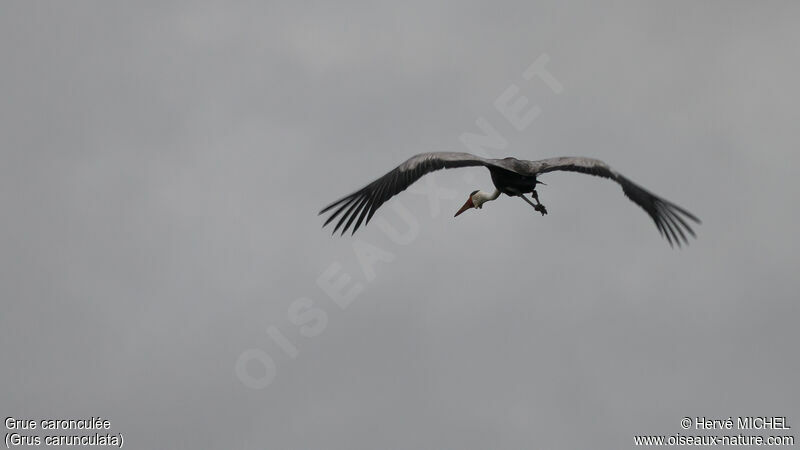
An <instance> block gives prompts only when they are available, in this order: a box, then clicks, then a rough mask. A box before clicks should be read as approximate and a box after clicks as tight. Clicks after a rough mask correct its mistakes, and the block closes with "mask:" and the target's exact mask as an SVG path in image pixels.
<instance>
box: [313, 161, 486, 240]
mask: <svg viewBox="0 0 800 450" xmlns="http://www.w3.org/2000/svg"><path fill="white" fill-rule="evenodd" d="M489 164H490V163H489V162H488V160H486V159H484V158H481V157H479V156H475V155H472V154H469V153H458V152H434V153H420V154H419V155H416V156H412V157H411V158H409V159H408V161H406V162H404V163H402V164H400V165H399V166H397V167H396V168H395V169H394V170H392V171H391V172H389V173H387V174H386V175H384V176H382V177H380V178H378V179H377V180H375V181H373V182H372V183H370V184H368V185H366V186H364V187H363V188H361V189H359V190H358V191H356V192H353V193H352V194H350V195H348V196H347V197H344V198H342V199H340V200H337V201H335V202H333V203H331V204H330V205H328V206H326V207H325V208H324V209H323V210H322V211H320V212H319V213H320V214H324V213H326V212H328V211H330V210H331V209H333V208H336V209H335V210H334V211H333V213H332V214H331V215H330V217H328V219H327V220H326V221H325V223H324V224H323V225H322V226H323V227H324V226H325V225H328V224H329V223H330V222H331V221H333V219H335V218H336V217H338V216H339V215H341V218H340V219H339V222H338V223H337V224H336V227H335V228H334V229H333V232H334V233H336V230H338V229H339V228H340V227H341V226H342V224H345V220H347V223H346V224H345V225H344V228H343V229H342V234H344V233H345V232H346V231H347V229H348V228H350V225H352V224H353V221H354V220H355V219H356V217H358V220H357V221H356V223H355V226H354V227H353V233H355V232H356V230H357V229H358V227H359V226H361V222H362V221H364V219H365V218H366V220H367V221H366V223H369V220H370V219H371V218H372V215H373V214H375V211H376V210H377V209H378V208H379V207H380V206H381V205H382V204H383V203H384V202H385V201H386V200H389V199H390V198H392V197H393V196H395V195H397V194H398V193H400V192H402V191H404V190H405V189H406V188H407V187H409V186H411V185H412V184H413V183H414V182H415V181H417V180H419V179H420V178H422V176H423V175H425V174H426V173H429V172H433V171H436V170H440V169H451V168H454V167H467V166H486V165H489Z"/></svg>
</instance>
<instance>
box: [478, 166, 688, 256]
mask: <svg viewBox="0 0 800 450" xmlns="http://www.w3.org/2000/svg"><path fill="white" fill-rule="evenodd" d="M500 161H503V162H504V164H503V166H507V167H506V168H507V169H509V170H513V171H515V172H517V173H523V174H526V175H539V174H542V173H547V172H553V171H557V170H563V171H568V172H580V173H585V174H589V175H595V176H598V177H603V178H609V179H612V180H614V181H616V182H617V183H619V185H620V186H622V192H624V193H625V195H626V196H627V197H628V198H629V199H631V200H632V201H633V202H634V203H636V204H637V205H639V206H641V207H642V209H644V210H645V212H647V214H648V215H649V216H650V217H651V218H652V219H653V221H654V222H655V223H656V227H658V231H659V232H661V234H662V235H663V236H664V237H666V238H667V241H669V243H670V245H672V243H673V242H675V243H677V244H678V246H680V245H681V242H683V243H688V240H687V238H686V233H684V230H685V231H686V232H687V233H689V234H691V235H692V236H694V235H695V234H694V230H692V227H691V226H689V223H688V222H687V220H692V221H694V222H695V223H700V219H698V218H697V217H695V216H694V215H693V214H692V213H690V212H689V211H686V210H685V209H683V208H681V207H680V206H678V205H676V204H674V203H672V202H670V201H668V200H665V199H663V198H661V197H659V196H657V195H655V194H653V193H651V192H650V191H648V190H647V189H645V188H643V187H641V186H639V185H638V184H636V183H634V182H633V181H631V180H629V179H627V178H625V177H624V176H622V175H621V174H619V173H618V172H616V171H615V170H614V169H612V168H611V167H609V165H608V164H606V163H604V162H603V161H600V160H599V159H592V158H582V157H574V156H567V157H561V158H550V159H542V160H539V161H522V160H518V159H507V160H500ZM493 162H495V163H497V162H498V161H493Z"/></svg>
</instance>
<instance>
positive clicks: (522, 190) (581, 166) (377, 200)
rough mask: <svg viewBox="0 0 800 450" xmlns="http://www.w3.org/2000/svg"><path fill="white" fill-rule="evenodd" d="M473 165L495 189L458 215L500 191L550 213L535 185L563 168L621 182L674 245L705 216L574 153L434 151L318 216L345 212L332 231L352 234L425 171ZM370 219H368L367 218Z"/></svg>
mask: <svg viewBox="0 0 800 450" xmlns="http://www.w3.org/2000/svg"><path fill="white" fill-rule="evenodd" d="M470 166H483V167H486V168H487V169H489V174H490V175H491V177H492V183H493V184H494V187H495V189H494V192H484V191H481V190H477V191H473V192H471V193H470V194H469V197H467V201H466V203H464V206H462V207H461V208H460V209H459V210H458V211H457V212H456V214H455V216H454V217H456V216H458V215H459V214H461V213H463V212H464V211H466V210H468V209H471V208H476V209H481V207H482V206H483V204H484V203H486V202H489V201H492V200H495V199H497V198H498V197H499V196H500V194H506V195H508V196H509V197H519V198H521V199H523V200H525V201H526V202H527V203H528V204H530V205H531V206H532V207H533V208H534V209H535V210H536V211H538V212H540V213H541V214H542V215H543V216H544V215H545V214H547V208H545V206H544V205H543V204H542V203H541V202H540V201H539V194H538V193H537V192H536V185H538V184H544V183H542V182H541V181H539V180H538V177H539V176H540V175H542V174H545V173H548V172H554V171H559V170H561V171H568V172H580V173H585V174H589V175H595V176H599V177H603V178H609V179H611V180H613V181H616V182H617V183H619V185H620V186H622V192H623V193H625V195H626V196H627V197H628V198H629V199H631V200H632V201H633V202H634V203H636V204H637V205H639V206H640V207H641V208H642V209H644V210H645V212H647V214H648V215H649V216H650V217H651V218H652V219H653V221H654V222H655V224H656V227H657V228H658V231H659V232H660V233H661V235H662V236H664V237H665V238H666V239H667V241H668V242H669V244H670V245H673V244H677V245H678V246H680V245H681V244H682V243H686V244H688V239H687V236H686V234H687V233H688V234H690V235H692V236H695V233H694V231H693V230H692V227H691V226H690V225H689V223H688V221H693V222H695V223H698V224H699V223H700V219H698V218H697V217H695V216H694V215H693V214H692V213H690V212H689V211H686V210H685V209H683V208H681V207H680V206H678V205H676V204H674V203H672V202H669V201H667V200H665V199H663V198H661V197H659V196H657V195H655V194H653V193H651V192H649V191H648V190H646V189H645V188H643V187H641V186H639V185H638V184H636V183H634V182H633V181H631V180H629V179H628V178H626V177H624V176H622V175H621V174H619V173H617V172H616V171H615V170H614V169H612V168H611V167H609V166H608V165H607V164H606V163H604V162H603V161H600V160H597V159H592V158H582V157H571V156H569V157H560V158H550V159H542V160H539V161H527V160H520V159H517V158H512V157H508V158H503V159H490V158H481V157H479V156H475V155H472V154H470V153H459V152H433V153H420V154H419V155H416V156H412V157H411V158H409V159H408V160H407V161H406V162H404V163H402V164H400V165H399V166H397V167H396V168H395V169H394V170H392V171H390V172H389V173H387V174H386V175H384V176H382V177H380V178H378V179H377V180H375V181H373V182H372V183H370V184H368V185H366V186H364V187H363V188H361V189H359V190H358V191H356V192H353V193H352V194H350V195H348V196H346V197H344V198H342V199H340V200H337V201H335V202H333V203H331V204H330V205H328V206H326V207H325V208H323V209H322V211H320V212H319V214H324V213H326V212H328V211H331V210H333V212H332V213H331V215H330V216H329V217H328V219H327V220H326V221H325V223H324V224H323V225H322V226H323V227H325V226H326V225H328V224H329V223H331V221H333V220H334V219H335V218H337V217H339V216H341V217H340V218H339V222H338V223H337V224H336V227H335V228H334V229H333V233H334V234H335V233H336V231H337V230H339V229H340V228H342V225H344V228H342V235H344V233H345V232H347V230H348V229H349V228H350V226H351V225H353V222H355V226H353V233H355V232H356V230H358V228H359V227H360V226H361V224H362V222H363V223H364V225H365V226H366V224H367V223H369V220H370V219H371V218H372V215H373V214H375V211H376V210H377V209H378V208H379V207H380V206H381V205H382V204H383V203H384V202H386V201H387V200H389V199H390V198H392V197H393V196H395V195H397V194H398V193H400V192H402V191H404V190H405V189H406V188H407V187H409V186H411V184H413V183H414V182H415V181H417V180H418V179H420V178H421V177H422V176H423V175H425V174H427V173H430V172H433V171H436V170H440V169H454V168H457V167H470ZM525 194H530V195H531V198H532V199H533V200H534V201H535V203H534V202H532V201H531V200H529V199H528V198H527V197H526V196H525ZM334 208H335V209H334ZM365 219H366V222H364V221H365ZM345 221H346V223H345Z"/></svg>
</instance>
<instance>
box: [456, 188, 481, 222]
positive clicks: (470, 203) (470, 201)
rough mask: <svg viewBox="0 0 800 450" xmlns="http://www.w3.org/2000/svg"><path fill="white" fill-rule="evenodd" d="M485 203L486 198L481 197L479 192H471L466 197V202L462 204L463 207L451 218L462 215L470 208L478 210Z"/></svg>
mask: <svg viewBox="0 0 800 450" xmlns="http://www.w3.org/2000/svg"><path fill="white" fill-rule="evenodd" d="M484 203H486V197H485V196H483V195H481V191H472V192H471V193H470V194H469V197H467V202H466V203H464V206H462V207H461V209H459V210H458V212H456V215H455V216H453V217H458V215H459V214H461V213H463V212H464V211H466V210H468V209H470V208H477V209H480V208H481V206H483V204H484Z"/></svg>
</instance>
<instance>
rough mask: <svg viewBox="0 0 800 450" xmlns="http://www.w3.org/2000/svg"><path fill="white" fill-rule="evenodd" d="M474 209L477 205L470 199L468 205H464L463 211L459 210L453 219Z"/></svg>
mask: <svg viewBox="0 0 800 450" xmlns="http://www.w3.org/2000/svg"><path fill="white" fill-rule="evenodd" d="M474 207H475V204H473V203H472V197H469V198H467V203H464V206H462V207H461V209H459V210H458V212H457V213H456V215H455V216H453V217H458V215H459V214H461V213H463V212H464V211H466V210H468V209H470V208H474Z"/></svg>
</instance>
